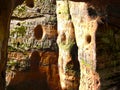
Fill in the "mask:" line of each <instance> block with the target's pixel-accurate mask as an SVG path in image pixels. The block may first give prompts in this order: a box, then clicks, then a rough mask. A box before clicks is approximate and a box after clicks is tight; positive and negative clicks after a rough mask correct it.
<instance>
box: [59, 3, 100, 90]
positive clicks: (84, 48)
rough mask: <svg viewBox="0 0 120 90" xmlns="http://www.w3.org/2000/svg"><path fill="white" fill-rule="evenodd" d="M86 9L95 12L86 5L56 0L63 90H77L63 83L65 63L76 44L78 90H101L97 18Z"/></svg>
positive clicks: (65, 79) (76, 87) (64, 81)
mask: <svg viewBox="0 0 120 90" xmlns="http://www.w3.org/2000/svg"><path fill="white" fill-rule="evenodd" d="M88 8H91V9H92V10H94V8H92V7H89V5H88V4H87V3H85V2H74V1H57V20H58V39H57V43H58V46H59V60H58V62H59V71H60V72H59V74H60V80H61V87H62V89H63V90H69V89H71V90H77V89H78V85H73V86H72V87H70V84H68V83H66V81H67V73H66V70H65V67H67V64H68V63H69V62H70V61H71V60H72V59H71V57H72V55H70V51H71V47H73V45H74V44H75V43H76V44H77V46H78V61H79V64H80V67H79V69H80V86H79V90H98V89H99V88H100V81H99V75H98V74H97V72H96V51H95V50H96V45H95V33H96V29H97V16H95V17H94V18H92V16H90V13H89V12H88ZM94 11H95V10H94ZM67 32H69V33H67ZM69 41H70V42H69ZM68 77H70V76H68ZM72 77H73V76H72ZM73 78H75V77H73ZM73 84H74V83H73Z"/></svg>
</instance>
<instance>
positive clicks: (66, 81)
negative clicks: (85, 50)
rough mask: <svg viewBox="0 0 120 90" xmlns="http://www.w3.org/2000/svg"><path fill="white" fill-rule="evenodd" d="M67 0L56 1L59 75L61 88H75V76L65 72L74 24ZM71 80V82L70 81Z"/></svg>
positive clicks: (71, 44) (70, 57) (68, 89)
mask: <svg viewBox="0 0 120 90" xmlns="http://www.w3.org/2000/svg"><path fill="white" fill-rule="evenodd" d="M69 13H70V12H69V5H68V2H67V1H57V19H58V39H57V43H58V46H59V59H58V66H59V75H60V83H61V87H62V90H76V87H77V85H76V84H75V83H74V80H75V76H73V75H69V73H68V72H67V71H68V70H67V69H68V64H69V63H70V62H71V61H72V56H71V54H70V51H71V49H72V47H73V46H74V44H75V36H74V26H73V23H72V21H71V16H70V14H69ZM71 81H73V82H71Z"/></svg>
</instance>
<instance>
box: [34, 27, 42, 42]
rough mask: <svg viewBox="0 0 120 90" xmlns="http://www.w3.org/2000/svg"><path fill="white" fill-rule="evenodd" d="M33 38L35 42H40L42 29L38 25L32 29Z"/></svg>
mask: <svg viewBox="0 0 120 90" xmlns="http://www.w3.org/2000/svg"><path fill="white" fill-rule="evenodd" d="M34 36H35V38H36V39H37V40H40V39H41V38H42V36H43V29H42V26H41V25H38V26H36V27H35V29H34Z"/></svg>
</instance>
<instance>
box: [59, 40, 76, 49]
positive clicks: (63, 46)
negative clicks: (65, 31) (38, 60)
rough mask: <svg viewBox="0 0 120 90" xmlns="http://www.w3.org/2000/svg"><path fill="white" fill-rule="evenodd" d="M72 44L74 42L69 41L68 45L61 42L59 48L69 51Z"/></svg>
mask: <svg viewBox="0 0 120 90" xmlns="http://www.w3.org/2000/svg"><path fill="white" fill-rule="evenodd" d="M74 44H75V41H72V40H69V41H68V43H65V42H62V43H60V44H59V46H60V47H61V48H62V49H64V50H71V48H72V47H73V45H74Z"/></svg>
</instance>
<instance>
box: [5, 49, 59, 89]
mask: <svg viewBox="0 0 120 90" xmlns="http://www.w3.org/2000/svg"><path fill="white" fill-rule="evenodd" d="M14 54H15V53H14ZM16 54H17V53H16ZM19 55H20V54H19ZM19 55H18V58H19ZM28 55H29V56H30V57H29V64H30V67H29V68H28V69H27V70H24V71H23V70H22V71H19V70H15V71H14V73H15V74H14V73H13V72H9V73H8V74H7V82H8V81H9V82H8V83H9V85H8V86H7V89H8V90H11V89H12V90H26V89H28V90H61V89H60V82H59V74H58V65H57V64H58V62H57V61H58V53H56V52H54V51H47V52H43V51H33V52H29V53H28Z"/></svg>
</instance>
